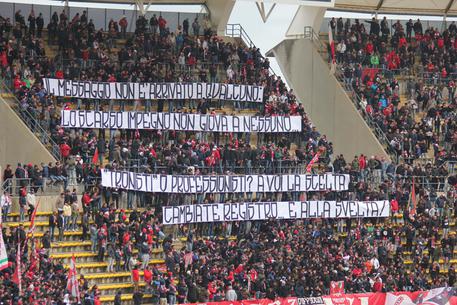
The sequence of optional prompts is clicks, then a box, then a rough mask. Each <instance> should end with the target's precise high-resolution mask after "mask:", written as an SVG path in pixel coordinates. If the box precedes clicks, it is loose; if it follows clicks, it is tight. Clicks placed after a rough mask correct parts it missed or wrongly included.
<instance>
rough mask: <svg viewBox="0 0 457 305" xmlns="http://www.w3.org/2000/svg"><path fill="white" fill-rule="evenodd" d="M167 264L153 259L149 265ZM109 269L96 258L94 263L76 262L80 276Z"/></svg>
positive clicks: (161, 260)
mask: <svg viewBox="0 0 457 305" xmlns="http://www.w3.org/2000/svg"><path fill="white" fill-rule="evenodd" d="M164 263H165V260H163V259H151V260H150V261H149V265H162V264H164ZM121 266H124V263H123V262H121ZM64 267H65V268H66V269H68V268H69V267H70V265H69V264H64ZM107 268H108V263H107V262H106V261H103V262H99V261H96V260H95V258H94V259H93V261H90V262H85V263H83V262H80V261H79V260H77V261H76V269H78V270H79V271H78V272H79V273H80V274H86V273H97V272H105V271H106V269H107Z"/></svg>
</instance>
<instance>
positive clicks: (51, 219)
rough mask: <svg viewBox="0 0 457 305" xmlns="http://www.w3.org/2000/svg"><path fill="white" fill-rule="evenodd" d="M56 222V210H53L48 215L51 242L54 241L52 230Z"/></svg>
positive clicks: (53, 230)
mask: <svg viewBox="0 0 457 305" xmlns="http://www.w3.org/2000/svg"><path fill="white" fill-rule="evenodd" d="M56 223H57V212H53V213H52V214H51V215H49V235H50V240H51V242H52V241H54V232H55V228H56Z"/></svg>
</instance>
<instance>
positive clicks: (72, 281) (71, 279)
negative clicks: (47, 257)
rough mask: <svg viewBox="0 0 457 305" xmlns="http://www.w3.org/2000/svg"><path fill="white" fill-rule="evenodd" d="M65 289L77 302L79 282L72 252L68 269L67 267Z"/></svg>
mask: <svg viewBox="0 0 457 305" xmlns="http://www.w3.org/2000/svg"><path fill="white" fill-rule="evenodd" d="M67 290H68V291H69V292H70V293H71V295H72V296H73V297H75V298H77V300H78V302H79V284H78V276H77V273H76V259H75V255H74V254H73V256H72V257H71V261H70V269H68V278H67Z"/></svg>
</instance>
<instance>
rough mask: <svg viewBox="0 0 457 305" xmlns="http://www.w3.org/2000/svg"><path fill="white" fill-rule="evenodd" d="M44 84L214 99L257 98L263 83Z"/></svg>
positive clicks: (86, 91)
mask: <svg viewBox="0 0 457 305" xmlns="http://www.w3.org/2000/svg"><path fill="white" fill-rule="evenodd" d="M43 85H44V88H45V89H46V90H47V92H48V93H50V94H53V95H55V96H65V97H76V98H89V99H106V100H160V99H166V100H184V99H186V100H196V99H198V100H199V99H214V100H227V101H242V102H257V103H261V102H262V100H263V87H262V86H253V85H237V84H220V83H197V82H195V83H125V82H124V83H118V82H113V83H108V82H96V81H85V80H69V79H55V78H44V79H43Z"/></svg>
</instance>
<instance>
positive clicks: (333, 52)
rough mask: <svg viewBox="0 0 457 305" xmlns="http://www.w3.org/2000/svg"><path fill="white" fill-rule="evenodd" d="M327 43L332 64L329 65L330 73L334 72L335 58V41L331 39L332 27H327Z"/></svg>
mask: <svg viewBox="0 0 457 305" xmlns="http://www.w3.org/2000/svg"><path fill="white" fill-rule="evenodd" d="M328 43H329V45H330V52H331V54H330V55H331V56H332V64H331V66H330V74H335V71H336V59H335V42H334V41H333V33H332V28H331V27H330V26H329V28H328Z"/></svg>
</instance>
